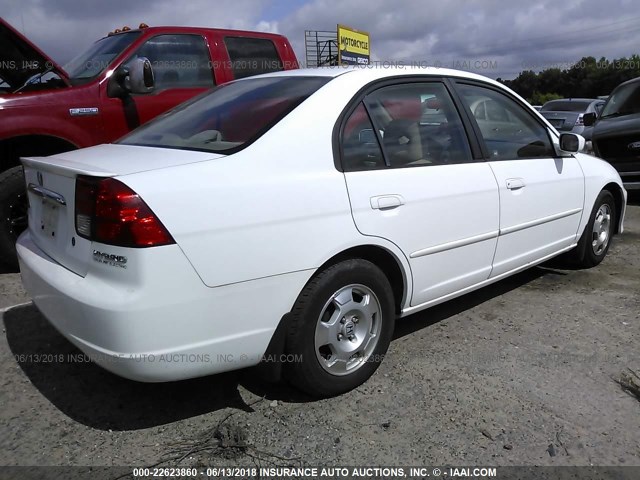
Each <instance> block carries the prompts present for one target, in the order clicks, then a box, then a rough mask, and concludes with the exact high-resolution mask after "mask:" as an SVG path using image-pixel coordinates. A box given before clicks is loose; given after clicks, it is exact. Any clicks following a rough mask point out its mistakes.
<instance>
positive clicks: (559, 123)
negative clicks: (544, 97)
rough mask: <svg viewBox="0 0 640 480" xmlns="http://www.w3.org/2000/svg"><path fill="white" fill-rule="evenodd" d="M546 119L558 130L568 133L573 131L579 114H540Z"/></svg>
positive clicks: (546, 112)
mask: <svg viewBox="0 0 640 480" xmlns="http://www.w3.org/2000/svg"><path fill="white" fill-rule="evenodd" d="M540 113H541V114H542V116H543V117H544V118H546V119H547V120H548V121H549V123H550V124H551V125H553V126H554V127H555V128H557V129H558V130H563V131H568V130H571V129H573V127H574V126H575V125H576V122H577V121H578V116H579V115H580V113H579V112H550V111H541V112H540Z"/></svg>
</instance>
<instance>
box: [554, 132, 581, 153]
mask: <svg viewBox="0 0 640 480" xmlns="http://www.w3.org/2000/svg"><path fill="white" fill-rule="evenodd" d="M585 143H586V140H585V139H584V137H583V136H582V135H576V134H575V133H562V134H561V135H560V150H562V151H563V152H567V153H577V152H579V151H581V150H582V149H583V148H584V145H585Z"/></svg>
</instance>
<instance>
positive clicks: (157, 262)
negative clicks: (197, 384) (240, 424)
mask: <svg viewBox="0 0 640 480" xmlns="http://www.w3.org/2000/svg"><path fill="white" fill-rule="evenodd" d="M17 250H18V258H19V262H20V271H21V274H22V281H23V283H24V286H25V288H26V289H27V291H28V292H29V294H30V295H31V296H32V298H33V301H34V303H35V305H36V306H37V307H38V309H39V310H40V311H41V312H42V314H43V315H44V316H45V317H46V318H47V319H48V320H49V322H50V323H51V324H53V326H54V327H55V328H56V329H57V330H58V331H60V333H62V334H63V335H64V336H65V337H66V338H67V339H69V341H71V342H72V343H73V344H75V345H76V346H77V347H78V348H79V349H80V350H82V351H83V352H84V353H86V354H87V355H88V356H89V357H91V358H92V360H93V361H95V362H96V363H97V364H99V365H100V366H102V367H103V368H105V369H107V370H109V371H111V372H113V373H115V374H117V375H120V376H122V377H126V378H129V379H132V380H138V381H143V382H163V381H173V380H181V379H186V378H193V377H198V376H203V375H209V374H215V373H219V372H224V371H228V370H235V369H239V368H243V367H248V366H251V365H255V364H257V363H259V361H260V360H261V358H262V356H263V354H264V352H265V350H266V348H267V345H268V344H269V341H270V340H271V337H272V335H273V332H274V331H275V329H276V327H277V325H278V323H279V321H280V319H281V318H282V316H283V315H284V314H285V313H286V312H288V311H289V310H290V309H291V307H292V305H293V302H294V301H295V298H296V297H297V295H298V293H299V292H300V290H302V288H303V286H304V284H305V283H306V281H307V280H308V278H309V277H310V275H311V272H296V273H291V274H286V275H279V276H274V277H269V278H265V279H259V280H252V281H247V282H242V283H236V284H232V285H227V286H223V287H217V288H210V287H207V286H205V285H204V284H203V283H202V281H201V280H200V278H199V277H198V275H197V274H196V272H195V271H194V269H193V267H192V266H191V264H190V263H189V262H188V260H187V259H186V257H185V256H184V254H183V253H182V251H181V250H180V248H179V247H178V246H176V245H170V246H166V247H156V248H153V249H137V250H135V251H134V252H131V255H130V258H129V263H128V268H129V271H128V272H126V271H122V272H121V271H120V270H117V269H115V270H114V267H109V266H105V265H102V264H98V263H96V264H95V265H94V264H92V265H91V267H90V269H89V272H88V274H87V275H86V276H85V277H81V276H79V275H77V274H75V273H73V272H71V271H69V270H67V269H66V268H64V267H63V266H61V265H59V264H58V263H56V262H55V261H54V260H52V259H51V258H49V257H48V256H47V255H46V254H44V252H43V251H42V250H41V249H40V248H39V247H38V246H37V245H36V244H35V243H34V242H33V241H32V239H31V237H30V234H29V232H28V231H27V232H25V233H24V234H23V235H22V236H21V237H20V238H19V239H18V243H17ZM109 269H111V270H109ZM134 269H135V271H134ZM119 275H121V276H122V278H118V276H119Z"/></svg>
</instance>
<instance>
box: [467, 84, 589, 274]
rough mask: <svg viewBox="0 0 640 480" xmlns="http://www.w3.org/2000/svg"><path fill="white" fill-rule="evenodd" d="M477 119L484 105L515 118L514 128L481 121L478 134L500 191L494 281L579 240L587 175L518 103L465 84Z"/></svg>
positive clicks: (544, 128)
mask: <svg viewBox="0 0 640 480" xmlns="http://www.w3.org/2000/svg"><path fill="white" fill-rule="evenodd" d="M457 90H458V91H459V92H460V95H461V97H462V100H463V102H464V103H465V104H466V106H467V108H468V109H469V113H471V114H472V115H473V116H474V117H475V116H476V115H477V113H478V112H477V110H475V109H474V108H473V106H474V105H476V104H478V102H485V103H486V104H489V103H490V104H492V106H493V107H492V108H494V109H500V110H502V111H503V112H504V113H503V114H502V115H501V116H500V117H501V118H509V119H510V121H509V124H510V126H509V128H504V126H503V124H502V123H501V122H492V121H491V120H487V119H486V118H484V117H482V116H479V117H478V118H477V120H476V121H477V129H478V131H479V133H480V136H481V137H482V139H483V141H484V145H485V150H486V152H485V153H486V155H487V157H488V160H489V162H488V165H489V166H490V167H491V170H492V171H493V173H494V175H495V177H496V180H497V182H498V187H499V189H500V237H499V239H498V247H497V249H496V254H495V259H494V261H493V271H492V274H491V276H492V277H495V276H498V275H501V274H504V273H506V272H508V271H510V270H513V269H516V268H518V267H521V266H523V265H526V264H528V263H531V262H535V261H537V260H540V259H542V258H543V257H545V256H548V255H550V254H552V253H555V252H557V251H559V250H561V249H563V248H566V247H568V246H570V245H572V244H573V243H575V241H576V235H577V232H578V225H579V223H580V218H581V215H582V209H583V204H584V176H583V173H582V169H581V168H580V165H579V164H578V160H577V159H576V158H574V157H573V156H566V157H559V156H557V155H556V152H555V148H554V146H553V144H552V141H551V137H550V133H549V131H548V129H547V127H546V126H544V124H543V123H542V122H540V121H539V119H538V118H537V117H536V116H535V115H534V114H533V113H532V112H530V111H529V110H528V109H525V108H524V107H523V106H522V105H521V104H520V103H519V102H518V101H516V99H515V98H513V97H511V96H509V95H507V94H506V93H504V92H502V91H500V90H498V89H493V88H489V87H488V86H484V85H478V84H472V83H464V82H459V83H458V84H457Z"/></svg>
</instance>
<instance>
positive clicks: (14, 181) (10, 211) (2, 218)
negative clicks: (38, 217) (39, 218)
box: [0, 166, 28, 269]
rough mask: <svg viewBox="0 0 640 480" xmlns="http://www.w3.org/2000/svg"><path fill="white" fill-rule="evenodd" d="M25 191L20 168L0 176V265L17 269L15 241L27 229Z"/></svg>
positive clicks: (11, 169) (12, 169) (14, 168)
mask: <svg viewBox="0 0 640 480" xmlns="http://www.w3.org/2000/svg"><path fill="white" fill-rule="evenodd" d="M27 210H28V203H27V191H26V188H25V184H24V173H23V170H22V167H21V166H18V167H13V168H10V169H9V170H6V171H4V172H2V173H1V174H0V263H2V264H5V265H7V266H9V267H12V268H16V269H17V268H18V257H17V254H16V240H17V239H18V236H19V235H20V234H21V233H22V232H23V231H24V230H25V229H26V228H27Z"/></svg>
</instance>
